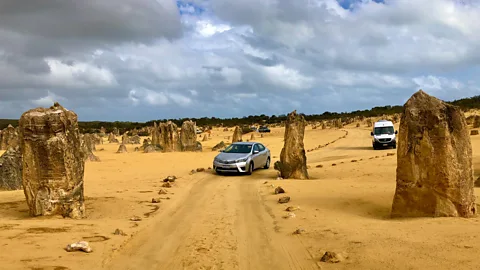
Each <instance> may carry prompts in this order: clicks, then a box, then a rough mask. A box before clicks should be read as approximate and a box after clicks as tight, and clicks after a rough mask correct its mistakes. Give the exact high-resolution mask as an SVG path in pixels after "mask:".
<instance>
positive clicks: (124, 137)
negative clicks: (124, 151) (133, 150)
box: [122, 132, 130, 144]
mask: <svg viewBox="0 0 480 270" xmlns="http://www.w3.org/2000/svg"><path fill="white" fill-rule="evenodd" d="M129 143H130V139H129V138H128V134H127V132H125V133H124V134H123V135H122V144H129Z"/></svg>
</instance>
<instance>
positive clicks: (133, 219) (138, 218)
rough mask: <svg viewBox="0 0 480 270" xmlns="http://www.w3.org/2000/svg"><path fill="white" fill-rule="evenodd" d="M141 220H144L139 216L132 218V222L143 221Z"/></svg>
mask: <svg viewBox="0 0 480 270" xmlns="http://www.w3.org/2000/svg"><path fill="white" fill-rule="evenodd" d="M141 220H142V218H141V217H139V216H133V217H131V218H130V221H141Z"/></svg>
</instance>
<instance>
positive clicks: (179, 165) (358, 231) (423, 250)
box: [0, 124, 480, 269]
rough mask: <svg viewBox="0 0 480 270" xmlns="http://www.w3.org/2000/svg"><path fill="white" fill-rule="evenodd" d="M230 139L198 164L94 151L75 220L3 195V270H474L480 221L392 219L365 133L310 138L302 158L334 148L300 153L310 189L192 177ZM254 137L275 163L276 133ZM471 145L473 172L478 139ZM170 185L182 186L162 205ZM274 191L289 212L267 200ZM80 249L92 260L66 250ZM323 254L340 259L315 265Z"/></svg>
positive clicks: (296, 183) (298, 183) (390, 177)
mask: <svg viewBox="0 0 480 270" xmlns="http://www.w3.org/2000/svg"><path fill="white" fill-rule="evenodd" d="M347 131H348V135H347V136H346V137H345V138H343V139H338V138H340V137H342V136H344V134H345V132H347ZM231 135H232V132H230V131H229V132H223V131H220V130H214V131H213V132H212V136H211V138H210V139H209V140H207V141H205V142H202V144H203V146H204V151H203V152H201V153H185V152H174V153H149V154H145V153H141V152H134V151H133V149H134V147H135V146H137V145H127V149H128V153H124V154H117V153H116V151H117V149H118V144H116V143H112V144H108V143H105V144H103V145H97V152H95V154H96V155H97V156H98V157H99V158H100V159H101V162H87V163H86V171H85V178H84V179H85V195H86V208H87V209H86V215H87V218H85V219H82V220H71V219H64V218H61V217H51V218H46V217H43V218H31V217H29V216H28V207H27V205H26V203H25V197H24V195H23V191H2V192H0V238H1V239H5V240H2V241H1V243H0V245H2V247H3V248H4V250H5V251H8V252H2V253H0V260H1V261H2V264H1V265H0V269H86V268H87V269H319V268H320V267H321V269H386V268H388V269H452V268H456V269H480V260H477V259H476V254H477V253H478V252H479V249H480V239H479V237H477V234H478V233H477V232H478V223H479V221H480V219H479V218H472V219H461V218H434V219H433V218H418V219H400V220H392V219H390V218H389V215H390V210H391V204H392V198H393V194H394V191H395V169H396V156H395V155H393V156H392V155H387V154H388V153H396V150H394V149H385V150H377V151H374V150H373V149H372V147H371V142H370V130H369V129H368V128H366V127H364V126H362V127H360V128H356V127H355V124H352V125H349V126H346V127H344V128H343V129H342V130H337V129H325V130H321V129H315V130H312V129H311V128H310V127H309V128H307V130H306V132H305V149H314V148H315V147H317V146H318V145H324V144H326V143H328V142H331V141H334V140H337V141H336V142H335V143H333V144H330V145H328V146H326V147H323V148H320V149H317V150H314V151H311V152H308V153H307V164H308V165H309V166H310V169H309V174H310V177H311V178H312V179H313V180H275V179H276V177H277V172H276V171H275V170H274V169H273V168H270V169H269V170H258V171H255V172H254V173H253V175H252V176H239V175H233V176H218V175H216V174H214V173H212V172H211V171H208V170H207V171H206V172H200V173H195V174H192V175H190V174H189V172H190V171H191V170H192V169H196V168H200V167H203V168H207V167H209V166H211V163H212V160H213V157H214V156H215V155H216V154H217V152H212V151H211V148H212V147H213V146H214V145H215V144H217V143H218V142H220V141H222V140H223V141H225V142H229V140H227V139H225V138H226V137H227V136H231ZM255 136H256V141H259V142H262V143H264V144H265V145H266V146H267V147H269V148H270V149H271V151H272V161H273V162H275V161H276V160H278V158H279V156H280V151H281V149H282V146H283V129H282V128H273V129H272V133H270V134H265V136H264V137H263V138H260V136H259V135H258V134H257V135H255ZM247 138H248V139H249V138H250V134H246V135H243V139H244V140H246V139H247ZM471 138H472V145H473V151H474V152H473V153H474V156H473V161H474V166H475V168H476V169H477V171H476V172H477V173H478V172H479V171H480V169H478V168H480V157H479V155H478V154H477V153H479V152H480V151H478V149H480V136H472V137H471ZM142 140H143V138H142ZM102 148H103V150H101V149H102ZM352 161H354V162H352ZM332 164H336V166H332ZM318 165H322V166H323V167H321V168H317V166H318ZM272 167H273V166H272ZM168 175H175V176H177V177H178V179H177V180H176V181H175V182H174V185H173V187H171V188H166V190H167V191H168V194H160V195H159V194H158V191H159V190H160V189H161V188H162V185H163V181H162V180H163V179H164V178H165V177H166V176H168ZM279 185H280V186H282V187H283V188H284V189H285V190H286V192H287V194H286V195H288V196H290V197H291V201H290V202H289V203H287V204H278V203H277V200H278V198H279V197H280V196H281V195H274V194H273V191H274V189H275V187H276V186H279ZM167 197H168V198H167ZM152 198H161V199H160V201H161V203H158V204H155V203H151V200H152ZM287 206H298V207H299V210H297V211H295V212H294V213H295V215H296V217H294V218H288V219H287V218H284V217H285V216H286V215H287V214H288V213H289V212H287V211H285V209H286V207H287ZM133 216H138V217H140V218H141V219H142V220H141V221H130V218H131V217H133ZM299 228H301V229H303V230H304V232H303V233H302V234H299V235H293V234H292V233H293V232H294V231H295V230H297V229H299ZM116 229H120V230H122V231H123V232H124V233H125V234H126V236H122V235H114V234H113V233H114V231H115V230H116ZM83 239H85V240H87V241H89V242H90V244H91V246H92V248H93V249H94V252H93V253H89V254H86V253H67V252H66V251H65V250H64V249H63V248H64V247H65V246H66V245H67V244H69V243H72V242H76V241H79V240H83ZM325 251H334V252H342V253H344V255H345V257H347V258H346V259H345V260H344V261H342V262H340V263H337V264H327V263H322V262H320V258H321V256H322V255H323V254H324V253H325ZM62 267H63V268H62Z"/></svg>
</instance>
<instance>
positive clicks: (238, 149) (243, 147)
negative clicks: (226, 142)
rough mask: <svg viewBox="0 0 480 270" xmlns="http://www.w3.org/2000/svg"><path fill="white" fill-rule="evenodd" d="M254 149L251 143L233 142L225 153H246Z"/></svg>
mask: <svg viewBox="0 0 480 270" xmlns="http://www.w3.org/2000/svg"><path fill="white" fill-rule="evenodd" d="M250 151H252V145H250V144H231V145H230V146H228V147H227V148H226V149H225V151H223V152H224V153H235V154H246V153H250Z"/></svg>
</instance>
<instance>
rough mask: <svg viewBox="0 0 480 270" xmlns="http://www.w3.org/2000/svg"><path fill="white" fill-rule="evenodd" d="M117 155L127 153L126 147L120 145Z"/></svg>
mask: <svg viewBox="0 0 480 270" xmlns="http://www.w3.org/2000/svg"><path fill="white" fill-rule="evenodd" d="M117 153H118V154H121V153H127V147H126V146H125V144H120V146H118V150H117Z"/></svg>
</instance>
